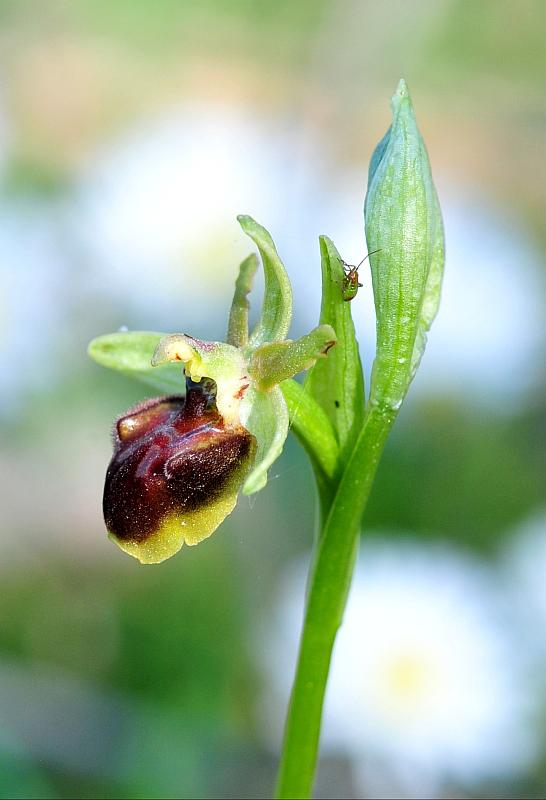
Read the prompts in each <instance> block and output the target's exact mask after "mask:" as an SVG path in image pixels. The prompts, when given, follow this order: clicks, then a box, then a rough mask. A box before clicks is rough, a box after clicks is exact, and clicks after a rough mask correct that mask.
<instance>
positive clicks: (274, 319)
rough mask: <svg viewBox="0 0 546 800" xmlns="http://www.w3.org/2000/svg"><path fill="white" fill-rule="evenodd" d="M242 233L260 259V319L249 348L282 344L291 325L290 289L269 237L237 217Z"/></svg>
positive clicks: (254, 222) (252, 224)
mask: <svg viewBox="0 0 546 800" xmlns="http://www.w3.org/2000/svg"><path fill="white" fill-rule="evenodd" d="M237 219H238V220H239V224H240V226H241V228H242V229H243V231H244V232H245V233H246V234H247V235H248V236H250V238H251V239H252V240H253V241H254V242H255V244H256V245H257V247H258V250H259V251H260V255H261V257H262V262H263V267H264V275H265V289H264V302H263V307H262V315H261V317H260V320H259V322H258V324H257V325H256V328H255V329H254V331H253V332H252V335H251V337H250V345H251V346H252V347H258V346H259V345H261V344H263V343H264V342H282V340H283V339H286V337H287V335H288V330H289V328H290V323H291V321H292V287H291V286H290V280H289V278H288V275H287V273H286V270H285V268H284V264H283V263H282V261H281V259H280V258H279V254H278V253H277V250H276V248H275V244H274V242H273V239H272V238H271V236H270V234H269V233H268V232H267V231H266V229H265V228H263V227H262V226H261V225H259V224H258V223H257V222H256V221H255V220H253V219H252V217H249V216H245V215H240V216H239V217H237Z"/></svg>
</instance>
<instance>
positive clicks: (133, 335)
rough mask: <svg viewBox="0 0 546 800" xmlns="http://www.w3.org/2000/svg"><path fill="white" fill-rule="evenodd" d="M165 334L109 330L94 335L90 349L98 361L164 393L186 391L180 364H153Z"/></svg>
mask: <svg viewBox="0 0 546 800" xmlns="http://www.w3.org/2000/svg"><path fill="white" fill-rule="evenodd" d="M164 335H165V334H163V333H155V332H153V331H128V332H126V333H108V334H106V335H105V336H98V337H97V338H96V339H93V341H92V342H91V343H90V344H89V347H88V349H87V352H88V355H89V356H90V357H91V358H92V359H93V361H96V362H97V364H100V365H101V366H103V367H108V369H114V370H116V371H117V372H121V373H122V374H123V375H127V376H129V377H130V378H136V380H139V381H142V382H143V383H146V384H148V385H149V386H153V388H154V389H156V390H157V391H159V392H161V394H184V392H185V385H186V384H185V379H184V375H183V370H182V365H181V364H164V365H163V366H160V367H152V356H153V354H154V351H155V349H156V347H157V345H158V344H159V342H160V340H161V339H162V338H163V336H164Z"/></svg>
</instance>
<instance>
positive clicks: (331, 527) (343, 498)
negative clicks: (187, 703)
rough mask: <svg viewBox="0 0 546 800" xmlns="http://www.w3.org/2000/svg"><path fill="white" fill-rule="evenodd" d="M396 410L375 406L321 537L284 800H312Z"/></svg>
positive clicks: (288, 740) (284, 769)
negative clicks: (360, 556)
mask: <svg viewBox="0 0 546 800" xmlns="http://www.w3.org/2000/svg"><path fill="white" fill-rule="evenodd" d="M396 413H397V412H396V410H393V409H388V408H385V407H383V408H380V407H379V406H371V407H370V409H369V410H368V414H367V416H366V420H365V423H364V426H363V428H362V431H361V433H360V435H359V437H358V439H357V441H356V444H355V446H354V449H353V451H352V453H351V456H350V458H349V460H348V463H347V466H346V468H345V470H344V472H343V476H342V478H341V480H340V483H339V487H338V490H337V492H336V494H335V497H334V500H333V503H332V505H331V508H330V512H329V514H328V515H327V517H326V520H325V524H324V527H323V529H322V533H321V536H320V537H319V539H318V545H317V551H316V554H315V558H314V563H313V565H312V567H311V574H310V581H309V588H308V594H307V606H306V611H305V621H304V626H303V632H302V638H301V642H300V651H299V657H298V666H297V670H296V677H295V681H294V686H293V689H292V696H291V699H290V706H289V710H288V718H287V723H286V729H285V736H284V745H283V752H282V756H281V763H280V768H279V777H278V782H277V793H276V796H277V797H278V798H307V797H310V795H311V792H312V789H313V782H314V776H315V769H316V761H317V754H318V744H319V735H320V721H321V716H322V706H323V701H324V693H325V690H326V682H327V679H328V671H329V667H330V658H331V655H332V648H333V646H334V641H335V637H336V634H337V631H338V629H339V627H340V625H341V622H342V619H343V611H344V609H345V604H346V601H347V595H348V592H349V586H350V583H351V577H352V573H353V568H354V564H355V559H356V553H357V549H358V540H359V532H360V522H361V518H362V513H363V511H364V508H365V506H366V502H367V500H368V496H369V494H370V489H371V487H372V483H373V479H374V476H375V472H376V469H377V465H378V463H379V459H380V458H381V454H382V452H383V447H384V445H385V441H386V439H387V437H388V435H389V432H390V430H391V428H392V425H393V423H394V420H395V418H396Z"/></svg>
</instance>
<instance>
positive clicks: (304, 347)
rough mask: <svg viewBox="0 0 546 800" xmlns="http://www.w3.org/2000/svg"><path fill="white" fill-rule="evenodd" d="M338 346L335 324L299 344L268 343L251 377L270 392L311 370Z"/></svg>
mask: <svg viewBox="0 0 546 800" xmlns="http://www.w3.org/2000/svg"><path fill="white" fill-rule="evenodd" d="M335 343H336V334H335V331H334V329H333V328H332V326H331V325H319V326H318V327H317V328H314V329H313V330H312V331H311V332H310V333H308V334H307V335H306V336H302V337H301V338H300V339H296V341H292V340H291V339H287V340H286V341H284V342H268V343H266V344H263V345H261V347H258V349H257V350H255V351H254V354H253V356H252V361H251V363H250V374H251V376H252V380H253V381H254V382H255V384H256V386H257V388H258V389H261V390H262V391H267V390H268V389H271V387H272V386H275V385H276V384H278V383H281V381H284V380H286V379H287V378H293V377H294V375H297V374H298V373H299V372H303V371H304V370H307V369H310V368H311V367H312V366H313V365H314V364H315V363H316V361H317V359H319V358H325V357H326V355H327V353H328V352H329V351H330V349H331V348H332V347H333V346H334V345H335Z"/></svg>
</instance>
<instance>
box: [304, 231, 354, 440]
mask: <svg viewBox="0 0 546 800" xmlns="http://www.w3.org/2000/svg"><path fill="white" fill-rule="evenodd" d="M319 241H320V255H321V263H322V305H321V309H320V321H321V323H323V324H326V325H331V326H332V328H333V329H334V330H335V332H336V336H337V344H336V346H335V347H334V348H333V349H332V350H331V351H330V352H329V353H328V358H325V359H320V360H319V361H317V363H316V364H315V366H314V367H313V369H312V370H311V371H310V373H309V377H308V378H307V380H306V382H305V388H306V390H307V391H308V392H310V394H311V396H312V397H313V398H314V399H315V400H316V402H317V403H318V404H320V405H321V406H322V408H323V409H324V411H325V412H326V415H327V417H328V419H329V420H330V422H331V424H332V425H333V427H334V430H335V431H336V433H337V436H338V439H339V445H340V449H341V452H342V453H344V452H345V451H346V450H348V449H350V447H351V446H352V444H353V443H354V437H355V435H356V434H357V432H358V431H359V430H360V428H361V426H362V422H363V419H364V405H365V400H364V378H363V376H362V365H361V363H360V354H359V351H358V342H357V340H356V336H355V329H354V324H353V319H352V316H351V303H348V302H346V301H344V300H343V297H342V291H341V287H342V282H343V276H344V271H343V262H342V260H341V257H340V255H339V253H338V251H337V250H336V248H335V245H334V243H333V242H332V241H331V240H330V239H328V237H326V236H321V237H320V240H319Z"/></svg>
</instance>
